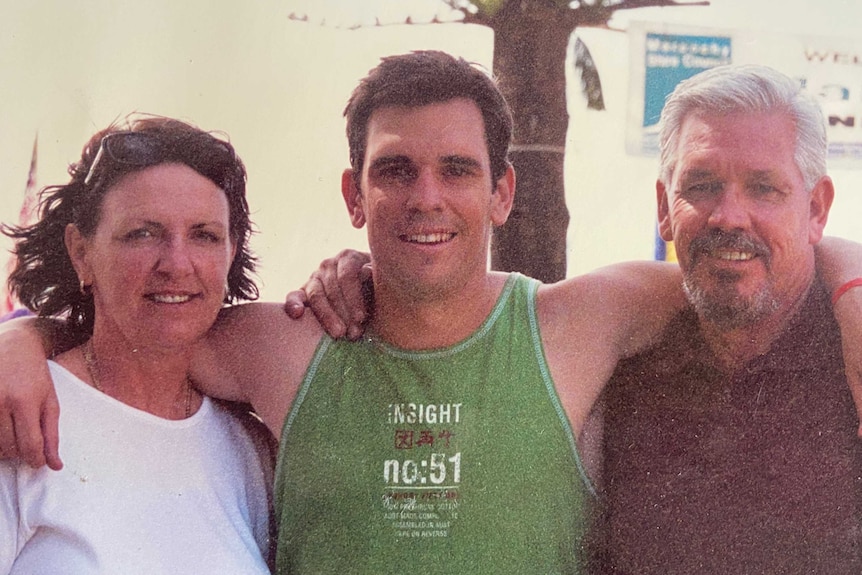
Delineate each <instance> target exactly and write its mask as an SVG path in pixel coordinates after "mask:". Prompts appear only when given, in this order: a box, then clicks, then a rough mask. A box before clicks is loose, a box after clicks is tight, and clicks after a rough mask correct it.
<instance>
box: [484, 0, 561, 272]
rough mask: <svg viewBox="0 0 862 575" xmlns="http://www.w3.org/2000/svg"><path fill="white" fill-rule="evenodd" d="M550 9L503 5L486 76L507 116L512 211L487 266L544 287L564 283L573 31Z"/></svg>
mask: <svg viewBox="0 0 862 575" xmlns="http://www.w3.org/2000/svg"><path fill="white" fill-rule="evenodd" d="M570 15H571V12H570V11H569V9H568V8H566V7H563V8H561V7H560V6H559V5H556V4H554V3H553V2H550V1H543V0H533V1H531V2H518V1H514V2H507V3H506V5H505V6H504V7H503V8H502V9H501V10H500V11H499V12H498V13H497V14H496V15H495V16H494V18H493V21H492V23H491V27H492V28H493V29H494V71H495V74H496V75H497V77H498V79H499V81H500V86H501V88H502V90H503V93H504V94H505V96H506V99H507V100H508V102H509V104H510V105H511V106H512V110H513V112H514V116H515V119H516V120H515V122H516V124H515V141H514V145H513V147H512V151H511V154H510V159H511V161H512V164H513V165H514V167H515V172H516V175H517V189H516V194H515V205H514V208H513V210H512V215H511V216H510V218H509V221H508V222H507V223H506V224H505V225H504V226H503V227H501V228H499V229H497V230H496V231H495V234H494V238H493V241H492V245H491V265H492V267H493V268H494V269H498V270H503V271H519V272H522V273H524V274H526V275H529V276H532V277H535V278H537V279H540V280H542V281H544V282H554V281H558V280H561V279H563V278H565V276H566V230H567V228H568V224H569V213H568V210H567V209H566V201H565V192H564V179H563V161H564V151H565V144H566V131H567V129H568V124H569V118H568V113H567V111H566V79H565V62H566V53H567V49H568V45H569V37H570V35H571V32H572V29H573V26H572V23H571V19H570V18H569V16H570Z"/></svg>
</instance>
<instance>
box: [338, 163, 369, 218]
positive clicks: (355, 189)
mask: <svg viewBox="0 0 862 575" xmlns="http://www.w3.org/2000/svg"><path fill="white" fill-rule="evenodd" d="M353 174H354V172H353V170H349V169H348V170H344V172H342V174H341V196H342V197H343V198H344V203H345V205H346V206H347V212H348V213H349V214H350V222H351V223H352V224H353V227H354V228H356V229H359V228H361V227H362V226H364V225H365V208H363V206H362V191H361V190H360V189H359V186H357V185H356V180H355V179H354V177H353Z"/></svg>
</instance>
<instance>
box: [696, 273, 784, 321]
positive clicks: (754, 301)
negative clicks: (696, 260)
mask: <svg viewBox="0 0 862 575" xmlns="http://www.w3.org/2000/svg"><path fill="white" fill-rule="evenodd" d="M682 287H683V290H684V291H685V296H686V298H688V301H689V303H691V304H692V305H693V306H694V309H695V311H697V314H698V316H700V317H701V318H702V319H703V320H705V321H708V322H709V323H711V324H713V325H714V326H715V327H716V328H718V329H719V330H720V331H731V330H735V329H739V328H742V327H747V326H750V325H753V324H755V323H757V322H758V321H760V320H761V319H763V318H764V317H766V316H768V315H770V314H772V313H774V312H775V311H777V310H778V307H779V305H778V300H777V299H776V298H775V296H773V295H772V290H771V289H770V288H769V287H765V288H764V289H763V290H761V291H759V292H757V293H756V294H754V296H753V297H751V298H748V299H743V298H741V297H735V298H730V299H728V298H720V297H714V296H713V295H711V294H709V293H708V292H706V290H703V289H701V288H700V287H698V286H696V285H694V282H693V281H692V278H691V276H690V275H689V274H685V277H684V279H683V282H682ZM719 289H720V288H719ZM728 289H732V288H728Z"/></svg>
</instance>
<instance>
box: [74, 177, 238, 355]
mask: <svg viewBox="0 0 862 575" xmlns="http://www.w3.org/2000/svg"><path fill="white" fill-rule="evenodd" d="M228 225H229V224H228V202H227V199H226V197H225V194H224V192H223V191H222V190H221V189H219V188H218V186H216V185H215V184H214V183H213V182H212V181H210V180H209V179H207V178H205V177H203V176H201V175H200V174H198V173H197V172H195V171H194V170H192V169H191V168H189V167H188V166H185V165H183V164H175V163H168V164H159V165H156V166H152V167H149V168H146V169H143V170H140V171H137V172H132V173H130V174H128V175H126V176H124V177H122V178H121V179H120V180H118V181H117V182H116V183H115V184H114V185H113V186H112V187H111V188H110V190H108V192H107V193H106V194H105V198H104V200H103V201H102V205H101V208H100V215H99V223H98V226H97V228H96V230H95V232H94V233H93V235H92V236H91V237H89V238H84V237H83V236H81V234H80V233H79V232H78V230H77V228H75V227H74V225H71V224H70V226H69V228H68V229H67V233H66V243H67V248H68V249H69V253H70V256H71V257H72V260H73V262H74V264H75V269H76V270H77V272H78V276H79V278H81V279H82V280H83V281H84V282H85V283H86V284H91V285H92V291H93V301H94V304H95V309H96V316H95V327H94V334H98V335H99V337H104V338H106V339H107V338H110V339H112V340H113V341H114V342H121V341H124V342H127V343H128V344H129V345H131V346H133V347H135V348H140V347H147V346H153V345H156V346H167V347H171V346H186V345H188V344H190V343H192V342H194V341H195V340H197V339H198V338H199V337H200V336H201V335H203V334H204V333H205V332H206V331H207V330H208V329H209V327H210V326H211V325H212V323H213V322H214V321H215V317H216V314H217V313H218V311H219V309H220V308H221V306H222V302H223V300H224V297H225V282H226V278H227V272H228V268H229V266H230V263H231V261H232V259H233V255H234V246H233V243H232V242H231V241H230V238H229V233H228Z"/></svg>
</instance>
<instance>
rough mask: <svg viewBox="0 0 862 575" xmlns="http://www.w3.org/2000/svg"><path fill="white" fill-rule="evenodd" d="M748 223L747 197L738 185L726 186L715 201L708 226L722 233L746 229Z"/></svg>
mask: <svg viewBox="0 0 862 575" xmlns="http://www.w3.org/2000/svg"><path fill="white" fill-rule="evenodd" d="M749 223H750V213H749V205H748V197H747V196H746V194H745V190H744V188H743V187H742V186H740V185H738V184H730V185H728V186H727V187H726V188H725V189H724V190H723V191H722V193H721V194H719V195H718V196H717V197H716V199H715V204H714V205H713V207H712V210H711V211H710V214H709V225H710V227H712V228H717V229H720V230H724V231H731V230H740V229H746V228H747V227H748V225H749Z"/></svg>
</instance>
